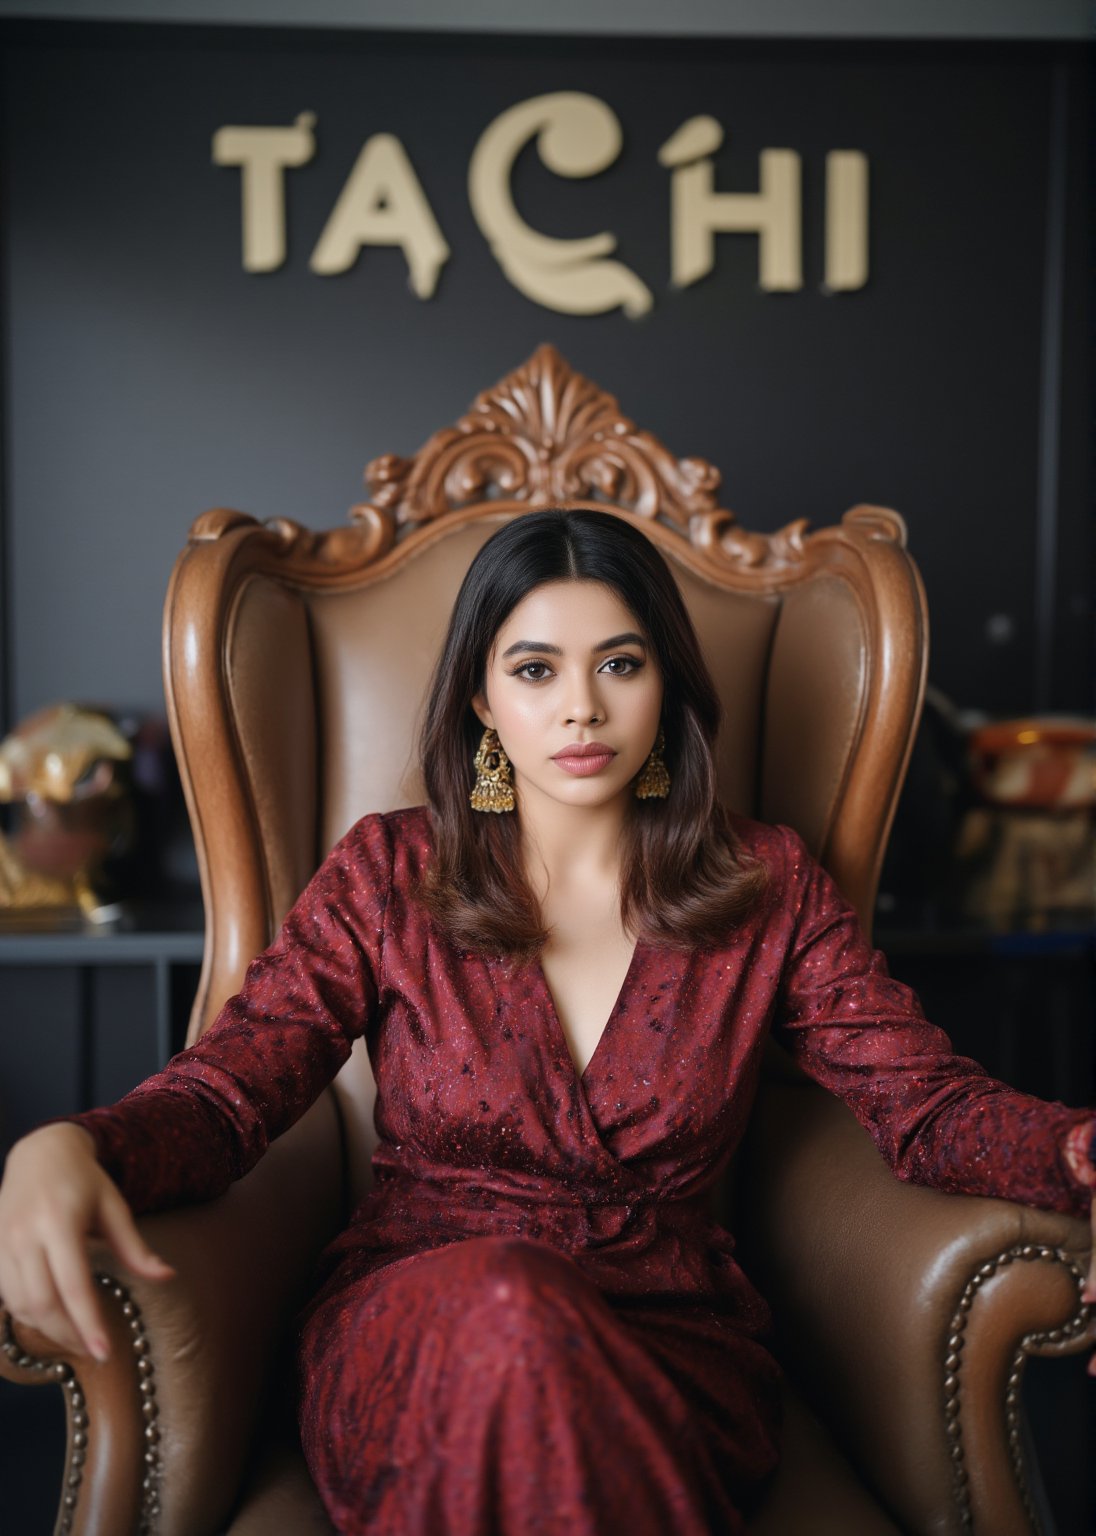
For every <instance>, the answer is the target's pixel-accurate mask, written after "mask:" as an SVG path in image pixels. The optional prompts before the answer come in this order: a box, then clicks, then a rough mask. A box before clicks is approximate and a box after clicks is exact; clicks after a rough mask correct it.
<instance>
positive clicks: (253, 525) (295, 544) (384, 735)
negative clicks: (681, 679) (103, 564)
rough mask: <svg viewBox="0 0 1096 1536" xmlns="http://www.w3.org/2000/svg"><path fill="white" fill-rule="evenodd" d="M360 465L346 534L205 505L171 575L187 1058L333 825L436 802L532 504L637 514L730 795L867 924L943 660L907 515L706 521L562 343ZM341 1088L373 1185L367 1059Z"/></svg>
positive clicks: (710, 472) (353, 1143)
mask: <svg viewBox="0 0 1096 1536" xmlns="http://www.w3.org/2000/svg"><path fill="white" fill-rule="evenodd" d="M366 474H367V481H368V484H369V486H370V489H371V492H372V495H371V499H370V501H369V502H367V503H366V504H364V505H362V506H359V507H355V508H353V509H352V512H351V520H350V522H349V524H348V525H347V526H345V527H343V528H339V529H335V530H331V531H325V532H312V531H310V530H308V529H305V528H303V527H301V526H300V525H298V524H296V523H294V522H290V521H288V520H286V519H278V520H273V521H270V522H267V523H259V522H257V521H256V520H255V519H254V518H251V517H248V516H245V515H244V514H242V513H238V512H230V511H225V510H217V511H212V512H207V513H205V514H204V515H203V516H202V517H200V518H199V519H198V521H197V522H196V523H195V525H194V528H193V529H192V532H191V537H190V542H189V544H188V545H187V547H186V549H185V550H184V551H183V552H182V554H181V555H180V557H179V559H178V561H177V563H176V567H175V571H174V573H173V576H172V581H171V586H170V589H169V592H168V597H167V602H166V608H165V618H164V670H165V685H166V691H167V699H168V709H169V714H170V719H171V727H172V733H173V738H174V741H175V747H176V751H177V754H178V758H179V764H180V770H181V773H182V778H183V783H184V787H185V790H186V795H187V803H188V806H189V810H190V816H191V822H192V825H193V828H194V834H195V839H196V842H197V849H198V862H199V867H200V870H201V876H202V885H203V892H204V896H205V905H206V948H205V960H204V964H203V968H202V978H201V984H200V988H199V992H198V996H197V999H196V1001H195V1005H194V1011H193V1015H192V1019H191V1027H190V1035H189V1039H190V1040H191V1041H193V1040H194V1039H196V1038H197V1037H198V1036H199V1035H200V1034H201V1032H202V1031H203V1030H204V1029H205V1028H206V1027H207V1025H208V1024H209V1023H210V1022H211V1021H212V1019H213V1018H214V1017H215V1016H216V1013H217V1011H218V1010H219V1008H220V1007H221V1005H222V1004H223V1003H224V1002H225V1000H226V999H227V998H228V997H230V996H231V995H232V993H233V992H235V991H236V990H237V988H238V987H239V985H240V982H241V980H242V978H243V973H244V970H245V969H246V966H247V964H248V962H249V961H250V960H251V959H252V957H253V956H254V955H256V954H257V953H259V951H260V950H262V949H264V948H265V947H266V946H267V945H268V944H269V943H270V941H271V939H272V938H273V937H274V934H275V932H276V930H277V927H278V924H279V923H280V921H281V919H282V917H283V916H284V915H285V913H286V911H287V910H288V908H289V906H290V905H291V904H292V902H293V900H294V898H295V896H296V895H297V893H298V892H299V891H300V890H301V889H302V887H303V886H304V885H305V883H306V882H307V880H308V879H309V877H310V875H311V874H312V872H313V871H314V870H315V868H316V867H317V865H318V864H319V863H320V861H321V860H322V858H323V857H324V855H325V853H326V852H327V850H328V849H329V848H330V847H331V846H332V844H333V843H334V842H335V841H336V840H337V839H338V838H339V837H340V836H341V835H342V834H343V832H345V831H346V830H347V829H348V828H349V827H350V826H351V825H352V824H353V823H354V821H356V820H357V818H358V817H360V816H362V815H364V814H365V813H366V812H369V811H377V810H390V809H394V808H396V807H399V806H404V805H415V804H419V803H421V802H422V800H423V798H424V794H423V788H422V784H421V780H420V778H419V775H418V771H417V767H416V756H417V739H418V730H419V725H420V721H421V710H422V702H423V697H424V691H425V687H426V684H427V681H428V677H429V673H430V669H431V666H432V663H433V660H434V657H435V655H436V654H437V651H438V649H439V647H440V644H441V641H442V637H443V634H444V631H445V626H446V623H447V620H448V615H449V612H450V609H451V606H452V603H453V600H454V598H455V596H456V592H457V588H458V586H459V584H460V581H461V579H462V577H463V575H464V572H465V571H466V569H467V567H468V564H469V562H470V560H471V559H472V557H473V555H474V554H475V552H476V551H477V550H478V549H479V547H480V545H481V544H482V543H483V542H484V541H485V540H486V539H487V538H488V537H489V536H490V534H491V533H492V532H494V530H495V529H496V528H497V527H498V526H499V525H500V524H501V523H503V522H505V521H507V520H508V519H510V518H512V517H514V516H517V515H520V514H521V513H524V512H528V511H530V510H532V509H533V508H536V507H544V506H561V505H562V506H566V507H572V508H573V507H577V506H591V507H596V508H598V509H599V510H603V511H609V512H614V513H616V514H618V515H620V516H622V517H627V518H631V519H634V520H635V521H636V522H637V523H638V524H639V525H640V526H641V527H642V528H643V530H644V531H645V532H646V533H647V534H648V535H649V537H650V538H651V539H652V540H653V541H654V542H655V544H656V545H657V546H658V548H659V549H660V550H661V551H662V552H663V554H664V555H666V556H667V558H668V559H669V562H670V564H671V567H672V569H673V571H674V573H675V576H676V579H677V581H678V584H679V586H680V588H681V591H682V594H683V596H684V599H685V602H686V605H687V607H688V609H689V612H690V614H691V616H692V619H693V621H694V623H695V625H696V628H697V631H698V633H699V636H700V640H701V643H702V646H703V650H704V654H705V657H706V659H707V661H708V664H709V666H710V667H711V670H712V673H713V676H714V678H715V681H716V684H717V686H718V688H719V692H720V695H721V698H722V702H723V707H724V721H723V726H722V729H721V733H720V743H719V764H718V766H719V783H720V793H721V795H722V797H723V799H724V802H725V803H726V804H727V805H728V806H730V807H731V808H732V809H735V810H738V811H742V812H744V813H746V814H748V815H751V816H755V817H758V818H759V819H761V820H763V821H769V822H778V821H780V822H786V823H788V824H790V825H792V826H794V827H796V828H797V829H798V831H800V832H801V833H802V835H803V836H804V838H805V839H806V841H807V844H808V846H809V847H810V848H811V850H812V852H813V853H814V854H815V856H816V857H818V858H819V859H820V860H821V861H822V862H823V863H824V864H825V865H826V867H827V868H828V869H829V870H830V872H831V873H832V874H833V876H834V878H835V879H836V880H837V882H838V884H839V885H840V886H841V888H842V890H843V891H844V892H845V894H846V895H847V896H848V898H849V899H850V900H851V901H852V902H853V904H854V905H855V906H856V908H857V910H858V912H859V914H860V917H861V920H862V922H863V925H864V927H865V930H866V931H867V932H869V933H870V926H871V915H872V907H873V904H874V899H875V892H876V886H877V883H878V878H879V869H880V866H881V863H882V859H883V853H884V849H885V846H886V839H887V836H888V834H889V831H890V826H891V822H892V819H893V816H894V810H895V806H896V803H897V800H898V794H899V790H900V788H901V785H902V780H903V777H904V775H905V772H906V767H907V764H908V761H909V755H910V752H911V750H912V745H913V738H914V733H915V730H916V727H917V722H918V719H919V716H920V710H921V705H922V700H923V696H924V687H925V677H926V668H927V658H928V628H927V608H926V603H925V594H924V588H923V585H922V582H921V578H920V575H919V573H918V570H917V567H916V565H915V564H914V562H913V560H912V558H911V557H910V555H909V554H908V552H907V550H906V547H905V545H906V529H905V524H904V522H903V521H902V519H901V517H900V516H899V515H898V514H897V513H896V512H892V511H889V510H887V509H886V508H880V507H869V506H858V507H854V508H853V509H852V510H851V511H849V512H846V513H845V515H844V517H843V518H842V519H841V522H840V524H839V525H836V526H832V527H824V528H820V529H818V530H816V531H813V532H811V531H808V525H807V522H806V520H805V519H802V518H801V519H798V520H796V521H794V522H792V523H789V524H788V525H786V526H785V527H783V528H781V529H779V530H778V531H777V532H775V533H772V534H761V533H751V532H748V531H746V530H745V529H743V528H741V527H740V526H739V524H738V523H737V521H736V519H735V517H734V515H733V514H732V513H731V512H728V511H727V510H725V509H723V508H721V507H720V506H719V505H718V502H717V492H718V488H719V485H720V475H719V473H718V471H717V470H716V469H714V468H713V467H712V466H711V465H710V464H708V463H706V462H705V461H703V460H700V459H695V458H694V459H676V458H674V457H673V456H672V455H671V454H670V453H669V452H668V451H667V450H666V449H665V448H664V447H663V446H662V445H661V444H660V443H659V442H658V441H657V440H656V439H655V438H654V437H652V436H651V435H650V434H649V433H646V432H643V431H640V430H637V428H636V427H635V426H634V425H633V424H632V422H630V421H629V420H628V419H627V418H626V417H624V416H622V415H621V413H620V409H619V407H618V405H617V402H616V400H615V399H613V398H612V397H611V396H610V395H607V394H605V393H604V392H603V391H602V390H600V389H598V388H597V387H596V386H595V385H593V384H592V383H590V382H589V381H588V380H586V379H584V378H583V377H581V375H578V374H576V373H574V372H573V371H572V370H571V369H570V368H569V366H568V365H567V364H566V362H564V360H563V359H562V358H561V357H560V356H559V354H558V353H557V352H556V351H555V349H554V348H552V347H550V346H543V347H541V348H539V349H538V351H537V352H536V353H535V354H534V356H533V357H532V358H531V359H530V360H529V362H528V363H526V364H525V365H524V366H523V367H521V368H519V369H517V370H516V371H515V372H514V373H512V374H510V375H509V376H508V377H507V378H505V379H503V380H502V381H501V382H500V383H499V384H497V385H496V386H495V387H494V388H493V389H490V390H487V391H485V392H484V393H483V394H481V395H480V396H478V397H477V399H476V401H475V403H474V405H473V407H472V409H471V410H470V411H469V413H468V414H467V415H466V416H464V417H462V418H461V419H460V420H459V421H458V422H457V423H456V425H455V426H450V427H446V428H444V429H442V430H441V431H439V432H437V433H435V434H434V436H433V437H432V438H430V440H429V441H428V442H427V443H426V444H425V446H424V447H423V448H422V449H420V451H419V452H418V453H417V454H416V455H415V456H414V457H413V458H410V459H404V458H400V457H398V456H396V455H394V454H389V455H386V456H384V457H382V458H379V459H375V460H374V461H373V462H372V463H371V464H370V465H369V467H368V469H367V471H366ZM335 1093H336V1097H337V1099H338V1101H339V1107H340V1110H341V1112H342V1116H343V1123H344V1127H345V1130H346V1136H347V1148H348V1163H349V1167H350V1168H352V1169H354V1170H356V1173H355V1177H356V1178H360V1177H363V1176H364V1175H363V1173H362V1172H361V1171H362V1170H365V1169H367V1168H368V1155H367V1154H368V1151H369V1150H370V1149H371V1147H372V1144H373V1126H372V1105H373V1094H374V1088H373V1082H372V1075H371V1072H370V1070H369V1063H368V1057H367V1056H366V1053H365V1050H364V1045H363V1043H362V1042H358V1045H357V1046H356V1047H355V1050H354V1052H353V1055H352V1057H351V1060H350V1061H349V1062H348V1063H347V1065H346V1066H345V1067H344V1068H343V1070H342V1072H341V1073H340V1074H339V1078H338V1080H337V1081H336V1084H335ZM361 1192H362V1191H359V1190H354V1191H352V1192H351V1193H352V1194H354V1195H357V1194H360V1193H361Z"/></svg>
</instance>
